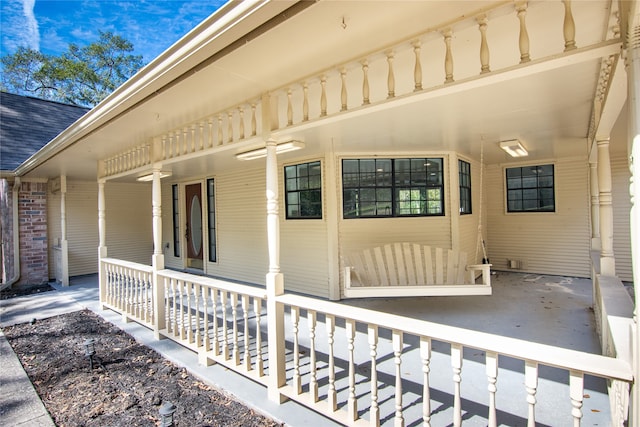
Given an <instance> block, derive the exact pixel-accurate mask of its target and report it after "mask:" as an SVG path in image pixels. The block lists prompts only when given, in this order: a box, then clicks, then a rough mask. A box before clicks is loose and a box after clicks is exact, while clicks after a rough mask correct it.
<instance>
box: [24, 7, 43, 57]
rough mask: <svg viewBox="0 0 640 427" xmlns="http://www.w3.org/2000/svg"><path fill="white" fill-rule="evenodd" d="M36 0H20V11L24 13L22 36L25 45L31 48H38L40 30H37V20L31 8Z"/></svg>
mask: <svg viewBox="0 0 640 427" xmlns="http://www.w3.org/2000/svg"><path fill="white" fill-rule="evenodd" d="M35 5H36V0H22V12H23V14H24V26H23V29H22V31H23V38H24V42H25V44H26V46H28V47H30V48H31V49H35V50H40V32H39V31H38V21H37V20H36V15H35V13H34V12H33V9H34V7H35Z"/></svg>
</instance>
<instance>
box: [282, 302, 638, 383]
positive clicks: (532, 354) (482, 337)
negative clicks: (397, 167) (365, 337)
mask: <svg viewBox="0 0 640 427" xmlns="http://www.w3.org/2000/svg"><path fill="white" fill-rule="evenodd" d="M277 300H278V302H280V303H282V304H285V305H288V306H293V307H300V308H304V309H310V310H314V311H316V312H318V313H324V314H328V315H331V316H337V317H342V318H345V319H351V320H355V321H356V322H361V323H364V324H370V325H377V326H379V327H382V328H388V329H391V330H393V329H398V325H402V328H401V329H402V331H403V332H405V333H409V334H412V335H416V336H428V337H430V338H432V339H435V340H438V341H443V342H448V343H451V344H460V345H463V346H464V347H472V348H475V349H478V350H484V351H486V352H494V353H498V354H500V355H504V356H510V357H514V358H517V359H521V360H535V361H537V362H538V363H540V364H542V365H545V366H551V367H557V368H561V369H566V370H571V371H580V372H584V373H585V374H589V375H594V376H598V377H604V378H612V379H618V380H622V381H632V380H633V375H632V372H631V366H630V365H629V363H627V362H626V361H623V360H620V359H614V358H611V357H606V356H600V355H597V354H591V353H584V352H580V351H576V350H571V349H565V348H559V347H553V346H550V345H546V344H540V343H534V342H529V341H524V340H520V339H516V338H510V337H503V336H499V335H493V334H488V333H485V332H479V331H473V330H470V329H464V328H459V327H455V326H448V325H442V324H438V323H433V322H428V321H425V320H418V319H411V318H407V317H402V316H397V315H394V314H389V313H383V312H379V311H373V310H368V309H364V308H360V307H352V306H346V305H343V304H339V303H334V302H330V301H324V300H318V299H314V298H309V297H304V296H300V295H292V294H286V295H282V296H279V297H277Z"/></svg>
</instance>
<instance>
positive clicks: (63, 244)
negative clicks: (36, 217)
mask: <svg viewBox="0 0 640 427" xmlns="http://www.w3.org/2000/svg"><path fill="white" fill-rule="evenodd" d="M60 255H61V257H60V263H61V264H62V265H61V266H60V268H61V271H60V274H61V282H62V286H69V241H68V240H67V177H66V175H61V176H60Z"/></svg>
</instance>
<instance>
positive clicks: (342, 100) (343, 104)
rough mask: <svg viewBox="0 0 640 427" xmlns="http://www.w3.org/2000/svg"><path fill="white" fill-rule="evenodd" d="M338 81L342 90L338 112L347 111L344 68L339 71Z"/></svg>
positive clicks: (345, 71)
mask: <svg viewBox="0 0 640 427" xmlns="http://www.w3.org/2000/svg"><path fill="white" fill-rule="evenodd" d="M340 80H341V82H342V88H341V90H340V104H341V106H340V111H347V69H346V68H344V67H343V68H342V69H341V70H340Z"/></svg>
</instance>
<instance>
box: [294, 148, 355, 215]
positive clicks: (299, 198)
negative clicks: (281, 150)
mask: <svg viewBox="0 0 640 427" xmlns="http://www.w3.org/2000/svg"><path fill="white" fill-rule="evenodd" d="M321 171H322V168H321V167H320V162H319V161H318V162H310V163H301V164H298V165H294V166H285V168H284V175H285V179H286V184H285V192H286V194H285V197H286V202H285V203H286V213H287V219H321V218H322V175H321V173H322V172H321ZM351 178H353V179H356V180H357V178H358V175H357V174H353V176H352V177H351ZM356 185H357V181H356Z"/></svg>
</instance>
